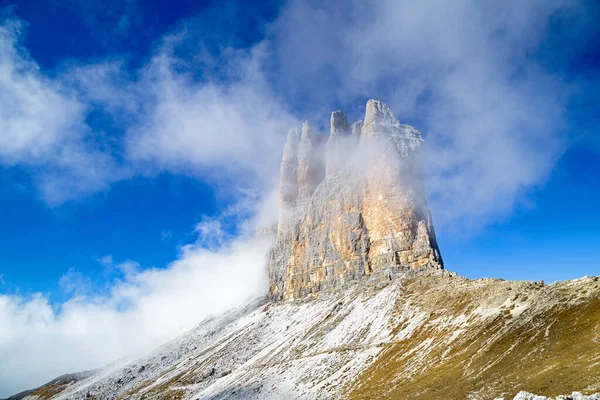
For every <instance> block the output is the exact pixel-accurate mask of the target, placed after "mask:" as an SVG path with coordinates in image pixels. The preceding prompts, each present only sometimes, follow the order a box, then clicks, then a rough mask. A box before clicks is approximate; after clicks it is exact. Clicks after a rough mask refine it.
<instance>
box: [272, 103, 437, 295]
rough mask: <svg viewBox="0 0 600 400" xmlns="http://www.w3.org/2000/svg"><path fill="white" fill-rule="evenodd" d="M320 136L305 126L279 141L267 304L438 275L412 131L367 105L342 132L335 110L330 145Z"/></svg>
mask: <svg viewBox="0 0 600 400" xmlns="http://www.w3.org/2000/svg"><path fill="white" fill-rule="evenodd" d="M321 138H323V136H321V135H317V134H315V133H314V132H313V131H312V129H311V128H310V126H309V125H308V123H305V124H304V125H303V127H302V130H301V131H299V130H298V129H292V130H291V131H290V132H289V134H288V137H287V141H286V144H285V148H284V152H283V159H282V162H281V182H280V190H281V209H280V217H279V224H278V232H277V240H276V243H275V246H274V248H273V250H272V252H271V254H270V259H269V274H270V289H269V295H270V298H271V299H272V300H273V301H280V300H285V301H287V300H296V299H302V298H306V297H310V296H313V295H314V294H316V293H318V292H322V291H337V290H340V289H343V288H345V287H347V286H348V285H350V284H356V283H359V282H360V283H367V282H370V283H375V284H377V283H380V282H382V281H389V280H391V279H392V277H393V276H395V275H398V274H402V273H404V272H406V271H407V270H410V269H415V268H418V269H431V270H439V269H442V268H443V264H442V259H441V256H440V253H439V249H438V247H437V243H436V240H435V233H434V230H433V226H432V223H431V215H430V212H429V210H428V208H427V203H426V199H425V190H424V185H423V177H422V171H421V164H420V157H419V151H420V147H421V143H422V141H423V140H422V139H421V134H420V132H419V131H418V130H416V129H414V128H413V127H411V126H409V125H402V124H400V123H398V121H397V120H396V118H395V117H394V115H393V114H392V113H391V111H390V110H389V109H388V108H387V107H386V105H385V104H383V103H381V102H378V101H375V100H369V101H368V102H367V107H366V111H365V118H364V121H359V122H356V123H354V124H352V125H350V124H349V123H348V120H347V118H346V116H345V115H344V114H343V113H342V112H341V111H335V112H333V113H332V114H331V126H330V135H329V138H328V140H327V141H326V142H325V141H323V140H322V139H321Z"/></svg>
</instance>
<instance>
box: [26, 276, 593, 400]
mask: <svg viewBox="0 0 600 400" xmlns="http://www.w3.org/2000/svg"><path fill="white" fill-rule="evenodd" d="M599 310H600V280H599V279H598V278H585V279H580V280H576V281H570V282H563V283H556V284H552V285H544V284H543V283H536V282H511V281H502V280H497V279H481V280H476V281H471V280H468V279H465V278H461V277H456V276H452V275H451V274H448V273H439V274H438V275H437V276H433V275H429V276H406V277H404V278H401V279H396V280H394V281H392V282H390V283H389V284H388V285H387V286H386V287H384V288H375V287H371V288H356V289H353V290H347V291H345V292H344V293H343V294H339V295H334V294H330V295H323V296H321V297H320V298H319V299H316V300H312V301H307V302H303V303H284V304H271V303H266V304H265V303H262V302H257V303H254V304H250V305H248V306H247V307H245V308H243V309H240V310H236V311H234V312H231V313H229V314H227V315H225V316H223V317H221V318H217V319H214V320H210V321H205V322H203V323H201V324H200V325H198V326H197V327H196V328H194V329H191V330H190V331H189V332H187V333H185V334H184V335H182V336H181V337H179V338H177V339H175V340H173V341H172V342H170V343H168V344H166V345H165V346H163V347H161V348H160V349H158V350H157V351H156V352H154V353H152V354H149V355H148V356H146V357H142V358H139V359H137V360H134V361H131V362H128V363H125V364H122V365H118V366H113V367H110V368H107V369H105V370H103V371H100V372H98V373H96V375H94V376H92V377H90V378H87V379H85V380H83V381H80V382H77V383H74V384H73V385H71V386H70V387H67V389H66V390H64V389H65V388H64V387H62V388H61V389H63V390H64V391H63V392H62V394H60V395H55V396H47V395H46V394H45V393H53V392H52V391H49V390H46V392H45V393H39V394H40V396H39V397H37V396H35V394H34V395H33V396H32V397H30V398H36V399H45V398H55V399H125V398H130V399H300V398H303V399H341V398H350V399H352V398H354V399H384V398H385V399H388V398H389V399H427V400H428V399H495V398H499V397H505V398H511V399H512V398H513V396H515V395H516V394H517V393H518V392H519V391H521V390H526V391H529V392H535V393H538V394H544V395H548V396H549V395H552V396H556V395H558V394H560V393H571V392H572V391H574V390H577V391H581V392H583V393H591V392H598V391H600V351H599V349H600V312H599ZM521 398H527V397H521Z"/></svg>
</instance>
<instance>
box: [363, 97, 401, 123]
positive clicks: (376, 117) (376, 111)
mask: <svg viewBox="0 0 600 400" xmlns="http://www.w3.org/2000/svg"><path fill="white" fill-rule="evenodd" d="M374 123H377V124H387V125H399V123H398V120H397V119H396V117H394V114H393V113H392V111H390V109H389V108H388V106H387V105H386V104H385V103H384V102H382V101H378V100H373V99H371V100H369V101H367V107H366V109H365V121H364V124H365V125H370V124H374Z"/></svg>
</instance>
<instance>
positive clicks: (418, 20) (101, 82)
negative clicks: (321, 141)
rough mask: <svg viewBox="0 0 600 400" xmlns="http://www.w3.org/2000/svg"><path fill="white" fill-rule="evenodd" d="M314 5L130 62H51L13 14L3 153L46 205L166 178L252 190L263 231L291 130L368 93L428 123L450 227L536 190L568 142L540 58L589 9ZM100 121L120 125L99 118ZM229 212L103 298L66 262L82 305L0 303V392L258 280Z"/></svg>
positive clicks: (0, 159)
mask: <svg viewBox="0 0 600 400" xmlns="http://www.w3.org/2000/svg"><path fill="white" fill-rule="evenodd" d="M321 3H322V2H317V1H308V0H298V1H292V2H289V3H287V4H286V5H284V6H283V8H282V9H281V13H280V15H279V17H278V18H277V19H276V20H275V21H273V22H272V23H271V24H270V25H269V26H268V27H266V34H265V37H264V38H263V40H261V41H260V42H258V43H256V44H254V45H252V47H250V48H232V47H227V48H221V49H219V50H218V51H217V53H216V54H215V53H211V52H210V51H207V49H206V48H204V47H203V46H202V43H199V44H198V43H196V39H197V38H195V37H194V35H193V34H191V32H192V31H193V29H194V25H193V24H190V25H188V26H185V29H181V28H178V29H176V30H175V31H174V32H171V33H169V34H168V35H166V36H165V37H164V38H163V39H162V40H161V41H160V43H159V45H158V46H157V48H156V49H155V52H154V54H153V55H152V56H151V57H150V58H149V59H148V60H147V62H145V63H143V65H142V66H141V67H138V68H131V67H129V66H128V64H127V61H126V60H124V59H117V60H115V59H112V60H107V61H105V62H103V61H102V60H100V61H98V60H96V62H94V63H70V64H66V65H64V66H63V67H61V68H59V69H58V70H57V71H53V72H52V73H51V74H50V73H48V72H45V71H42V70H41V69H40V68H39V66H38V65H37V64H36V62H35V60H33V59H32V58H31V57H30V56H29V54H28V53H27V50H26V49H25V48H24V47H23V46H22V44H21V43H22V42H21V41H22V37H23V36H24V35H25V34H26V32H25V29H24V25H23V23H22V22H21V21H19V20H18V19H15V18H9V19H7V20H5V21H4V22H3V24H2V25H1V26H0V132H1V134H0V164H1V165H2V166H3V167H5V168H12V167H18V168H23V169H25V170H27V171H29V172H30V173H31V176H32V177H33V179H34V181H35V182H36V185H37V189H38V191H39V193H40V194H41V196H42V198H43V199H44V200H45V201H46V202H47V203H48V204H49V205H56V204H60V203H62V202H65V201H71V200H73V199H81V198H84V197H85V196H86V195H87V194H89V193H93V192H95V191H98V190H109V188H110V184H111V183H112V182H115V181H118V180H123V179H128V178H130V177H132V176H134V175H144V176H148V177H152V176H153V175H154V174H156V173H158V172H160V171H164V170H168V171H172V172H175V173H184V174H188V175H192V176H196V177H198V178H200V179H204V180H207V181H210V182H212V183H214V184H215V185H216V186H217V187H218V188H221V189H222V190H228V191H232V192H234V193H239V192H240V189H244V190H247V189H248V188H250V189H252V190H254V191H257V192H259V193H265V194H263V195H261V196H250V197H244V196H241V198H243V200H244V201H243V202H242V203H239V204H242V205H241V206H240V207H241V208H242V209H243V210H251V211H250V212H249V213H242V214H243V215H245V218H249V217H252V216H253V217H254V218H256V219H258V220H259V221H260V223H259V224H258V225H261V224H262V225H264V224H267V223H268V222H269V221H271V219H272V218H273V214H274V212H276V210H277V206H276V204H277V195H276V193H275V192H273V190H272V188H273V182H274V181H276V178H277V175H278V161H279V158H280V154H281V144H282V141H283V138H284V136H285V133H286V131H287V130H288V129H289V128H290V127H292V126H294V125H296V124H297V122H298V120H300V119H306V118H307V117H308V116H311V117H315V118H317V119H318V121H313V122H316V125H317V126H324V125H325V124H326V122H327V121H328V115H327V113H328V112H330V111H331V110H333V109H340V108H341V109H344V110H346V111H347V112H348V114H349V115H350V116H352V117H355V118H356V119H359V118H362V116H361V115H360V114H361V113H362V111H363V107H364V102H365V101H366V100H367V99H368V98H370V97H373V98H377V99H380V100H383V101H385V102H386V103H388V105H389V106H390V107H391V108H392V110H393V111H394V113H395V114H396V115H397V116H398V118H399V120H400V121H401V122H412V123H414V124H415V125H416V127H417V128H419V129H420V130H421V131H423V133H424V135H425V137H426V145H427V147H428V148H427V153H426V154H425V160H426V170H427V180H426V185H427V188H428V190H429V192H430V200H431V202H432V203H433V207H432V208H433V213H434V220H435V222H436V226H440V222H441V223H442V225H441V229H455V230H457V231H465V230H469V231H471V230H474V229H479V228H481V226H484V225H485V224H487V223H490V222H492V221H495V220H496V219H497V218H499V217H502V216H504V215H507V214H509V213H510V212H511V211H512V210H513V209H514V207H515V205H517V204H519V202H520V201H522V200H523V198H524V197H523V196H524V195H525V194H526V193H527V191H528V190H531V189H532V188H535V187H536V186H538V185H541V184H543V182H544V180H545V178H546V177H547V175H548V174H549V173H550V171H551V169H552V167H553V164H554V161H555V160H556V158H557V157H558V156H559V155H560V153H561V151H562V150H563V149H564V147H565V146H566V145H568V138H565V137H563V136H562V135H561V127H562V126H564V124H565V120H564V115H563V114H564V111H565V107H566V104H567V102H568V100H569V97H568V96H569V91H568V90H566V88H565V84H564V82H562V81H561V80H560V79H558V78H557V77H556V76H553V75H552V74H551V73H550V72H548V71H546V70H545V69H544V68H543V65H541V64H540V62H539V59H538V57H537V53H536V52H537V51H538V49H539V47H540V44H541V43H543V41H544V40H545V37H546V34H547V32H546V30H547V27H548V24H549V22H550V21H551V19H552V18H557V17H561V18H562V17H564V16H565V15H567V16H568V13H572V12H574V11H573V10H575V11H577V10H580V7H581V6H580V5H578V4H577V3H575V2H571V1H559V0H551V1H547V0H546V1H537V0H535V1H530V2H526V3H523V2H520V1H504V2H492V3H489V2H488V3H485V4H483V3H481V2H477V1H468V0H461V1H457V2H454V3H453V4H452V7H449V6H448V4H447V3H445V2H439V1H435V0H427V1H422V2H419V3H418V4H416V3H414V2H408V1H407V2H399V1H392V0H382V1H377V2H370V3H365V2H360V1H347V2H344V4H343V6H341V5H340V4H339V3H326V4H321ZM575 14H576V13H575ZM97 114H100V115H102V116H103V117H104V118H105V119H107V120H109V121H110V124H109V126H110V127H111V129H109V130H107V128H106V126H105V125H98V124H95V123H94V122H93V118H90V117H91V116H93V115H97ZM242 192H243V191H242ZM236 212H239V210H238V211H235V210H225V211H224V216H225V217H227V215H231V213H233V214H236ZM236 215H240V214H239V213H238V214H236ZM253 222H256V220H254V221H253ZM223 224H224V221H223V220H222V219H220V217H217V218H205V219H203V220H202V221H200V222H199V224H198V225H197V227H196V232H197V233H199V234H200V235H201V237H200V238H199V240H198V242H197V243H196V244H194V245H190V246H187V247H184V248H183V250H182V254H181V256H180V257H179V259H177V260H175V261H174V262H173V263H171V264H170V265H169V266H168V267H167V268H165V269H152V270H139V269H137V267H136V266H135V265H134V264H127V265H126V266H127V267H128V268H127V269H126V272H125V274H124V278H123V279H122V280H120V281H116V282H112V284H111V285H110V287H109V292H108V293H106V294H102V295H93V294H89V293H83V294H82V293H79V292H77V290H76V288H77V287H80V286H81V281H78V279H80V278H81V277H77V276H69V275H68V274H67V275H66V276H67V277H66V278H65V281H64V287H65V288H66V289H67V290H69V291H71V292H72V293H73V297H72V298H71V300H69V301H67V302H65V303H64V304H61V305H59V306H54V305H52V304H50V301H49V299H48V297H47V296H44V295H42V294H36V295H34V296H32V297H21V296H16V295H0V359H2V360H3V362H2V363H0V388H2V390H0V395H6V394H10V392H14V391H17V390H21V389H25V388H28V387H32V386H35V385H38V384H41V383H43V382H44V381H46V380H48V379H50V378H53V377H54V376H56V375H58V374H60V373H64V372H72V371H77V370H83V369H89V368H94V367H99V366H101V365H103V364H105V363H108V362H110V361H112V360H114V359H117V358H119V357H122V356H125V355H127V354H130V353H132V352H137V351H141V350H143V349H146V348H148V347H150V346H153V345H156V344H157V343H159V342H160V341H163V340H165V339H166V338H168V337H170V336H171V335H174V334H176V333H177V332H178V331H180V330H181V329H183V328H185V327H186V326H189V325H190V324H192V323H194V322H197V321H198V320H199V319H201V318H203V317H205V316H208V315H211V314H214V313H218V312H221V311H224V310H225V309H227V308H230V307H233V306H235V305H237V304H240V303H241V302H243V301H246V300H247V299H248V298H250V297H252V296H253V295H256V294H258V293H260V292H261V291H262V290H264V274H265V259H264V256H265V254H266V251H267V249H268V243H267V242H262V241H261V242H253V243H248V242H247V241H246V238H247V236H246V235H241V236H240V237H239V238H238V237H236V236H235V235H234V236H233V237H232V236H230V235H229V233H226V232H229V231H227V230H225V229H224V228H223ZM250 225H253V224H252V223H249V226H250ZM254 225H256V224H254ZM438 229H440V228H438ZM242 231H244V232H247V231H245V230H243V229H242ZM236 232H237V231H236ZM104 262H107V263H112V260H109V259H108V258H106V260H104ZM74 282H75V284H74ZM77 282H79V283H77ZM69 288H70V289H69ZM107 327H108V329H107Z"/></svg>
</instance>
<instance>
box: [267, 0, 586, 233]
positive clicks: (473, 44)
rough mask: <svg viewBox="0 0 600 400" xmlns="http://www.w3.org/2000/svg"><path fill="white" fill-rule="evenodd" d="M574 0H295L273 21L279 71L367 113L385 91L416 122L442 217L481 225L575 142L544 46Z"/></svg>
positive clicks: (306, 93) (320, 97)
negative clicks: (542, 61)
mask: <svg viewBox="0 0 600 400" xmlns="http://www.w3.org/2000/svg"><path fill="white" fill-rule="evenodd" d="M575 7H577V2H571V1H562V0H555V1H530V2H527V4H526V5H525V4H523V2H521V1H503V2H495V3H487V2H486V3H482V2H477V1H470V0H461V1H457V2H453V3H452V5H448V4H447V3H444V2H440V1H437V0H426V1H420V2H418V3H415V2H409V1H394V0H383V1H377V2H371V3H365V2H362V1H348V2H345V3H344V6H343V7H340V6H339V4H334V3H322V2H316V1H310V0H301V1H294V2H290V3H288V4H287V5H286V6H285V7H284V10H283V12H282V15H281V16H280V18H279V19H278V20H277V21H276V22H275V23H274V25H273V28H272V41H273V43H274V47H275V48H276V49H277V50H276V52H275V54H276V57H277V62H278V64H277V66H278V67H279V68H278V69H277V75H276V77H275V79H276V80H277V81H278V82H279V83H280V84H281V85H282V87H283V88H284V90H285V91H286V94H287V96H288V97H291V98H292V99H295V98H296V97H302V98H304V99H305V101H309V102H311V101H312V102H313V103H314V105H315V107H313V108H314V109H316V110H317V111H319V110H320V109H321V108H323V107H327V106H329V108H331V106H330V105H331V104H350V105H351V106H350V107H349V111H350V112H351V113H352V114H354V115H357V114H358V112H360V110H356V109H355V108H354V109H353V108H352V107H356V106H361V107H362V104H363V101H364V99H365V98H368V97H377V98H379V99H380V100H383V101H385V102H387V103H388V105H389V106H391V108H392V110H393V111H394V112H395V113H396V114H397V116H398V118H399V119H400V121H401V122H402V121H407V120H408V121H411V122H412V121H415V122H417V124H418V125H417V128H419V129H421V130H422V131H423V132H424V133H425V135H426V145H427V150H428V151H427V153H426V154H425V162H426V166H427V173H428V177H427V178H428V179H427V182H426V184H427V188H428V189H429V192H430V193H431V198H432V203H433V208H434V218H435V221H436V222H438V225H439V223H443V224H444V228H451V227H452V228H453V229H454V228H455V229H457V230H459V231H460V230H463V229H465V228H473V227H480V226H482V225H485V224H487V223H489V222H490V221H493V220H495V219H496V218H498V217H500V216H503V215H506V214H507V213H509V212H510V211H512V210H513V209H514V207H515V205H516V204H517V203H518V202H519V201H520V200H522V198H523V195H524V192H526V191H527V190H528V189H531V188H532V187H535V186H536V185H539V184H541V183H543V182H544V179H545V178H546V177H547V175H548V174H549V172H550V171H551V168H552V166H553V165H554V162H555V160H556V158H557V156H558V155H559V154H560V152H561V151H562V149H563V148H564V146H565V143H564V140H562V138H561V133H562V132H561V128H562V127H563V125H564V119H563V113H564V111H565V107H566V104H567V102H568V93H567V92H566V90H565V87H564V85H563V84H562V83H561V81H560V79H558V78H557V77H554V76H552V75H551V74H549V73H548V72H547V71H544V70H543V69H542V68H541V67H540V65H539V64H538V62H537V60H536V49H537V48H538V46H539V44H540V41H541V40H542V39H544V37H545V36H546V33H547V32H546V28H547V27H548V24H549V21H550V19H551V17H554V16H555V15H557V14H560V13H563V12H565V10H567V9H571V8H575ZM299 81H301V82H302V85H297V84H296V82H299ZM324 81H327V84H326V85H324V84H323V82H324ZM353 104H354V106H352V105H353Z"/></svg>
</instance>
